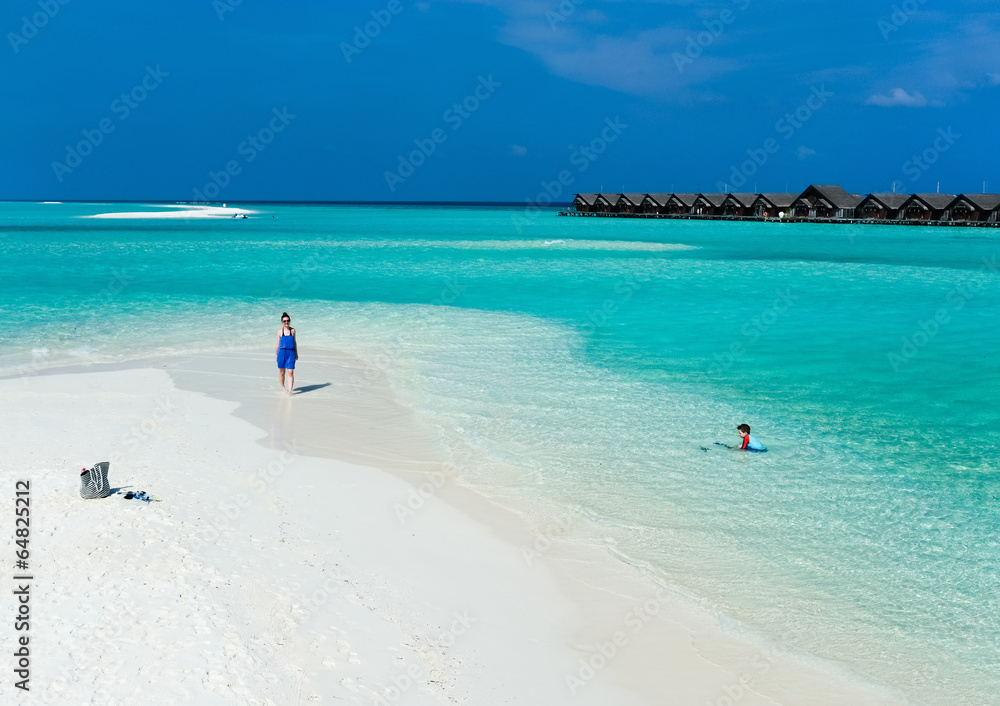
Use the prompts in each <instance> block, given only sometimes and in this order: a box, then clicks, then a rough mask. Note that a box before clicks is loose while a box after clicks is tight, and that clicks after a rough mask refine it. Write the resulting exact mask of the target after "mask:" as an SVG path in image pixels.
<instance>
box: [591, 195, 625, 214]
mask: <svg viewBox="0 0 1000 706" xmlns="http://www.w3.org/2000/svg"><path fill="white" fill-rule="evenodd" d="M620 196H621V194H598V195H597V198H596V199H594V213H617V211H616V210H615V209H616V208H617V207H618V199H619V197H620Z"/></svg>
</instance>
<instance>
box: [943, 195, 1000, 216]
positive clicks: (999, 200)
mask: <svg viewBox="0 0 1000 706" xmlns="http://www.w3.org/2000/svg"><path fill="white" fill-rule="evenodd" d="M947 210H948V217H949V219H950V220H952V221H964V222H970V221H979V222H984V223H985V222H990V221H994V222H995V221H1000V194H959V195H958V196H956V197H955V199H954V200H953V201H952V202H951V203H950V204H948V208H947Z"/></svg>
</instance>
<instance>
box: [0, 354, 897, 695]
mask: <svg viewBox="0 0 1000 706" xmlns="http://www.w3.org/2000/svg"><path fill="white" fill-rule="evenodd" d="M309 356H310V358H309V359H307V357H306V356H305V355H304V356H303V359H302V360H301V361H300V365H299V371H297V372H298V374H297V376H296V382H297V385H298V387H299V389H300V392H299V393H298V394H296V395H294V396H292V397H287V396H284V395H282V394H280V393H279V392H278V389H277V380H276V379H275V378H276V375H274V374H273V370H272V368H273V362H272V360H271V357H270V355H268V353H267V352H266V351H262V352H260V353H259V354H249V353H230V354H218V355H198V356H195V355H192V356H179V357H175V358H165V359H159V360H148V361H140V362H137V363H132V364H128V365H118V366H94V367H93V368H90V369H79V368H78V369H73V370H69V371H66V370H63V371H48V373H49V374H41V375H36V376H33V377H26V378H12V379H5V380H0V394H2V396H3V399H4V401H5V402H6V404H5V405H4V406H3V408H2V410H0V428H2V429H3V430H4V438H5V439H8V440H11V443H7V444H5V453H4V454H3V456H2V459H0V463H2V469H3V477H4V479H5V483H4V486H5V488H6V489H7V490H6V492H5V493H4V495H3V500H2V505H3V514H4V517H6V518H11V517H12V516H13V505H14V502H13V487H14V482H15V481H16V480H22V479H23V480H28V481H30V484H31V513H32V514H31V545H30V546H31V561H30V563H31V567H30V568H31V572H32V574H33V576H34V582H33V588H32V591H33V595H32V620H31V628H30V636H31V640H32V645H33V653H32V666H31V686H32V692H31V694H30V701H29V699H28V698H21V695H20V693H18V698H19V699H20V701H21V702H24V703H29V702H30V703H59V704H82V703H101V704H277V705H285V704H333V703H348V704H388V703H400V704H447V703H464V704H473V705H476V706H479V705H490V704H529V705H532V706H535V705H539V704H546V705H548V704H593V705H595V706H596V705H602V706H612V705H613V706H629V705H632V704H635V705H639V704H683V705H687V704H691V705H692V706H702V705H703V704H712V705H718V706H722V705H723V704H729V705H730V706H732V705H733V704H740V705H743V704H748V705H753V706H764V705H772V706H773V705H774V704H785V705H787V706H802V705H812V704H816V705H820V706H822V705H831V706H832V705H835V704H851V705H853V706H865V705H867V704H871V705H872V706H875V705H876V704H877V705H880V706H882V705H886V704H897V703H898V704H902V703H906V702H905V701H904V700H901V699H897V698H896V697H894V696H893V695H892V694H889V693H885V692H882V691H880V690H878V689H875V688H874V687H871V686H868V685H865V684H864V683H863V682H862V681H861V680H860V678H858V677H856V676H855V675H852V674H849V673H847V672H844V671H840V670H839V669H837V668H835V667H834V666H833V665H829V664H820V663H816V662H812V661H809V660H805V659H802V658H800V657H799V656H797V655H794V654H788V653H785V652H784V651H783V650H781V649H780V648H779V647H777V646H775V645H770V646H768V645H765V644H762V643H758V642H755V640H754V638H753V636H751V635H749V634H743V635H741V634H740V633H739V632H738V630H736V629H734V627H733V626H731V625H727V624H726V622H725V621H724V620H722V619H720V618H719V616H714V615H712V614H711V613H709V612H705V611H703V610H701V609H700V608H699V607H698V606H697V605H694V604H692V603H691V602H688V601H685V600H682V598H681V597H680V596H677V595H675V594H673V593H672V592H671V591H669V590H667V589H665V588H658V587H656V586H654V585H653V584H652V583H651V582H649V581H648V580H647V579H646V578H645V577H644V576H643V575H642V574H641V573H640V572H639V571H637V570H633V569H631V568H630V567H627V566H625V565H624V564H621V563H620V562H618V561H617V560H615V559H613V558H611V557H609V556H607V555H605V554H603V553H601V552H599V551H597V550H592V549H589V548H583V547H578V546H572V545H570V544H569V543H567V542H561V541H560V539H559V538H558V537H555V536H552V535H551V534H549V535H546V536H544V537H543V536H542V535H540V534H539V533H538V532H537V531H536V530H533V529H532V528H530V527H529V526H527V525H526V524H525V523H524V522H523V521H522V520H520V519H519V517H518V516H516V515H514V514H513V513H511V512H509V511H507V510H504V509H502V508H499V507H497V506H495V505H493V504H492V503H490V502H489V501H487V500H486V499H484V498H482V497H481V496H479V495H477V494H476V493H474V492H472V491H471V490H470V489H468V488H465V487H462V486H461V485H460V484H459V483H457V482H455V481H454V479H453V478H452V477H451V476H450V475H449V472H448V469H447V468H446V467H443V466H442V465H441V464H440V463H439V462H438V460H437V459H436V458H435V456H434V451H433V446H432V444H431V443H430V436H429V435H428V431H427V430H425V429H421V428H419V427H417V426H416V425H415V423H414V422H413V420H412V419H411V417H410V415H409V414H408V413H407V410H406V409H404V408H403V407H401V406H400V405H398V404H397V403H396V402H395V401H394V399H393V396H392V393H391V390H390V389H389V387H388V386H387V385H386V384H385V383H384V381H383V380H381V379H380V378H379V377H378V376H377V375H374V376H373V375H370V374H366V375H359V373H360V372H362V371H364V369H363V368H362V367H359V362H358V361H356V360H353V359H351V358H349V357H348V356H346V355H343V354H340V353H338V352H336V351H318V352H317V351H310V352H309ZM359 380H361V381H363V382H361V383H359ZM102 460H110V461H111V472H110V480H111V484H112V487H114V488H122V489H129V490H145V491H146V492H147V493H151V494H154V495H156V496H158V497H159V498H160V502H155V503H151V504H148V505H147V504H145V503H141V502H138V501H135V500H125V499H123V497H122V495H121V494H117V495H113V496H111V497H109V498H106V499H103V500H82V499H81V498H80V496H79V493H78V473H79V471H80V468H81V467H82V466H85V465H86V466H89V465H91V464H93V463H95V462H97V461H102ZM5 522H8V523H9V522H10V520H5ZM10 534H11V533H10V532H5V536H10ZM542 539H544V541H540V540H542ZM5 551H6V552H8V556H10V555H11V554H12V552H13V548H12V546H9V545H7V546H5ZM8 595H9V594H8ZM9 600H10V599H9V598H8V601H9ZM8 605H9V604H8ZM14 649H15V647H14V632H13V631H12V630H8V631H2V632H0V651H2V652H3V653H4V654H6V655H11V654H12V652H13V651H14ZM7 659H8V660H10V659H11V658H10V657H8V658H7ZM2 692H3V697H2V698H3V702H4V703H12V702H13V701H12V699H13V694H14V692H13V689H12V687H11V686H10V682H9V681H6V682H5V683H4V684H3V686H2Z"/></svg>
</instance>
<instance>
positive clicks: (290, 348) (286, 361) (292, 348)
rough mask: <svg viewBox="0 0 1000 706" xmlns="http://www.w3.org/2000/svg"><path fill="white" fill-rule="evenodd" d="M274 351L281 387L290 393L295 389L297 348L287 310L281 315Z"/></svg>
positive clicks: (290, 318)
mask: <svg viewBox="0 0 1000 706" xmlns="http://www.w3.org/2000/svg"><path fill="white" fill-rule="evenodd" d="M274 353H275V355H277V357H278V381H279V382H280V383H281V389H282V390H285V391H286V392H287V393H288V394H289V395H290V394H292V390H294V389H295V361H296V360H298V359H299V348H298V346H297V345H296V343H295V329H293V328H292V317H290V316H289V315H288V313H287V312H285V313H283V314H282V315H281V328H280V329H279V330H278V345H277V346H276V347H275V349H274ZM285 372H287V373H288V387H285Z"/></svg>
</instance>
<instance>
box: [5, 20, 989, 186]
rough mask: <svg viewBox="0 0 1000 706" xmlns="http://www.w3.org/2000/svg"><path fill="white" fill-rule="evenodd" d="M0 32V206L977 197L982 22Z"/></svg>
mask: <svg viewBox="0 0 1000 706" xmlns="http://www.w3.org/2000/svg"><path fill="white" fill-rule="evenodd" d="M0 29H2V30H3V33H4V35H5V39H4V42H3V43H2V45H0V57H2V58H0V75H2V78H3V86H4V87H5V90H4V96H3V101H4V110H3V111H2V112H0V126H2V134H3V139H2V141H0V149H2V153H0V154H2V167H0V198H4V199H45V200H60V199H67V200H68V199H131V200H143V199H164V200H195V199H198V198H199V194H201V195H203V197H204V198H206V199H208V198H211V200H219V201H240V200H253V199H261V200H264V199H267V200H375V201H385V200H401V201H419V200H459V201H460V200H503V201H521V200H523V199H525V198H528V199H536V198H537V197H538V195H539V194H544V193H545V192H546V186H547V187H548V188H547V190H548V191H550V192H555V191H561V192H562V193H563V194H565V193H573V192H577V191H596V190H599V189H601V188H603V189H604V190H606V191H620V190H621V189H622V188H623V187H624V188H625V190H627V191H642V192H646V191H652V192H657V191H674V190H676V191H716V190H722V188H724V187H725V186H727V185H728V188H729V189H730V190H732V191H755V190H756V191H784V190H785V189H786V186H787V188H788V189H789V190H791V191H800V190H801V189H803V188H804V187H805V186H806V185H807V184H808V183H810V182H813V183H839V184H842V185H843V186H844V187H845V188H847V189H848V190H849V191H857V192H862V193H867V192H869V191H889V190H891V189H892V184H893V182H894V181H895V182H896V186H897V189H898V190H900V191H907V192H909V191H935V190H936V189H937V184H938V182H940V184H941V191H942V192H949V193H958V192H962V191H981V190H982V188H983V182H984V181H989V182H990V190H991V191H1000V173H997V172H998V168H997V165H998V163H1000V160H998V157H1000V140H998V138H997V132H996V127H995V126H996V115H997V110H998V108H1000V41H998V40H1000V7H998V6H997V4H996V2H986V1H985V0H951V1H948V2H945V0H924V1H923V2H921V1H920V0H906V1H900V0H896V1H887V2H881V1H879V0H874V1H873V0H866V1H865V2H860V1H854V0H843V1H840V2H823V1H811V0H795V1H792V0H718V1H710V2H684V1H669V0H663V1H656V0H649V1H645V2H639V1H629V0H616V1H611V0H577V1H574V0H507V1H504V2H500V1H499V0H423V1H413V0H370V1H358V0H348V1H345V2H337V3H333V2H297V1H295V0H291V1H289V2H283V3H277V2H274V1H273V0H272V1H271V2H265V1H264V0H242V2H240V1H239V0H214V1H213V0H197V1H194V0H171V1H170V2H167V1H164V0H148V1H147V2H143V3H133V2H129V3H126V2H118V1H115V0H106V1H105V2H101V3H86V2H83V1H82V0H31V1H29V0H9V1H8V2H7V3H5V4H4V8H3V10H2V11H0ZM144 82H145V84H144ZM477 93H478V95H477ZM789 116H790V117H789ZM914 157H916V159H914ZM560 177H561V178H562V181H563V183H562V184H559V180H560Z"/></svg>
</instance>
